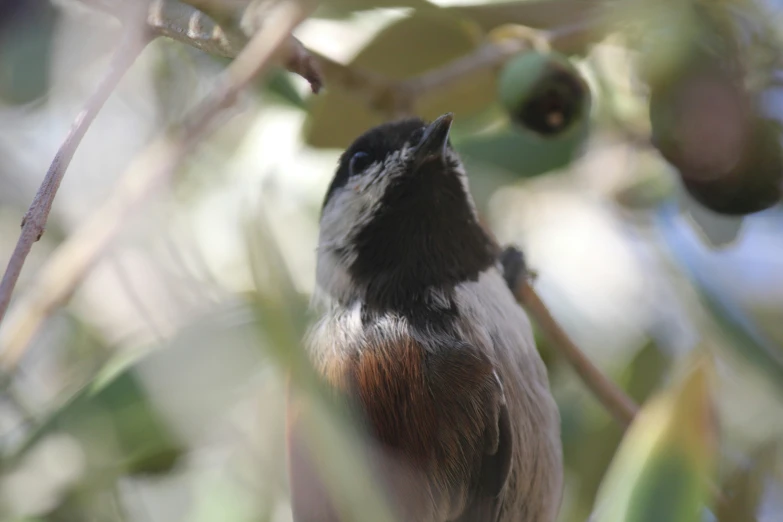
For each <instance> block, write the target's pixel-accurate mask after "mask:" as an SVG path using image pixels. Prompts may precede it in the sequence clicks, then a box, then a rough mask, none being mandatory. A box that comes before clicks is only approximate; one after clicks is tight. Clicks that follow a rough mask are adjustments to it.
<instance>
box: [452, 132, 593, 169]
mask: <svg viewBox="0 0 783 522" xmlns="http://www.w3.org/2000/svg"><path fill="white" fill-rule="evenodd" d="M573 130H574V131H576V132H569V133H567V135H563V136H560V137H559V138H557V139H544V138H541V137H539V136H536V135H534V134H532V133H528V132H521V131H517V130H515V129H514V128H513V127H507V128H505V129H503V130H500V131H498V132H496V133H493V134H480V135H477V136H473V137H470V138H465V139H464V140H461V141H459V142H457V143H455V144H454V146H455V148H456V149H457V150H458V151H459V153H460V154H461V155H462V156H463V157H464V158H465V160H466V161H467V162H475V163H476V164H477V165H476V167H477V168H476V169H469V171H471V172H472V171H474V170H480V169H481V167H482V166H483V167H488V168H494V169H498V170H500V171H502V172H506V173H508V174H512V175H515V176H516V177H524V178H528V177H533V176H538V175H540V174H544V173H546V172H550V171H552V170H556V169H560V168H563V167H565V166H567V165H568V164H570V163H571V162H572V161H573V160H574V159H576V158H577V157H578V156H579V154H581V152H582V145H583V143H584V141H585V139H586V138H587V135H588V133H589V128H588V126H587V125H582V126H581V127H580V128H578V129H577V128H575V129H573Z"/></svg>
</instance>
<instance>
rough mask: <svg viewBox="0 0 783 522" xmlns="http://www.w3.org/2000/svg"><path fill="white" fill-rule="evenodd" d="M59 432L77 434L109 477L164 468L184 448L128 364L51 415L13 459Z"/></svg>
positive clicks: (104, 374)
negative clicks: (48, 436) (43, 439)
mask: <svg viewBox="0 0 783 522" xmlns="http://www.w3.org/2000/svg"><path fill="white" fill-rule="evenodd" d="M56 432H66V433H68V434H70V435H72V436H73V437H75V438H76V439H77V440H78V441H79V442H80V443H81V446H82V449H83V450H84V452H85V455H86V457H87V462H88V465H89V466H90V467H91V468H92V469H93V470H94V471H98V472H100V473H104V474H109V475H116V474H122V473H128V474H156V473H161V472H166V471H168V470H169V469H171V467H172V466H173V465H174V464H175V463H176V461H177V459H178V458H179V456H180V454H181V453H182V451H183V450H182V448H181V446H180V443H179V441H178V440H176V438H175V437H174V436H173V434H172V433H171V432H170V431H169V429H168V426H167V425H166V424H165V422H164V421H163V420H162V418H161V416H160V415H159V414H158V412H157V411H156V410H155V407H154V406H153V405H152V404H151V403H150V401H149V399H148V397H147V395H146V393H145V391H144V390H143V388H142V386H141V384H140V383H139V381H138V379H137V377H136V376H135V375H134V372H133V368H132V367H130V366H129V365H128V364H127V363H125V364H122V365H120V366H119V367H118V366H117V365H113V366H111V367H107V368H106V369H105V370H104V371H103V372H102V373H101V374H99V375H98V376H97V377H96V379H95V380H94V381H93V383H92V384H90V385H88V386H85V387H84V388H82V389H81V390H80V391H79V392H78V393H77V394H76V395H75V396H73V397H72V398H71V399H70V400H68V401H67V402H66V403H65V404H63V405H62V406H61V407H59V408H58V409H57V410H56V411H55V412H54V413H52V414H51V415H50V416H49V417H48V418H47V419H46V420H44V422H42V423H41V424H40V425H39V426H38V427H37V429H36V430H35V431H34V432H33V433H32V434H31V436H30V437H29V438H28V439H27V440H26V441H25V442H24V444H23V445H22V447H21V448H20V449H19V450H18V451H17V452H16V453H15V454H14V456H13V459H12V461H11V463H12V464H13V463H14V462H17V461H18V460H19V459H20V458H21V457H23V456H24V455H25V454H26V453H27V451H29V450H30V449H31V448H32V447H33V446H34V445H35V444H36V443H37V442H38V441H39V440H41V439H42V438H44V437H46V436H47V435H49V434H51V433H56Z"/></svg>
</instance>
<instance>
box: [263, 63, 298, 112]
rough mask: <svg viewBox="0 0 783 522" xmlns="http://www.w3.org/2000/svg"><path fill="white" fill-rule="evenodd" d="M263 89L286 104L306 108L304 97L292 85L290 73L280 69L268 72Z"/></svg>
mask: <svg viewBox="0 0 783 522" xmlns="http://www.w3.org/2000/svg"><path fill="white" fill-rule="evenodd" d="M263 90H264V91H265V92H266V93H268V94H271V95H272V96H273V97H274V98H275V99H276V100H279V101H281V102H283V103H285V104H287V105H290V106H293V107H296V108H297V109H302V110H305V109H306V108H307V104H306V103H305V100H304V98H303V97H302V95H301V94H299V91H297V90H296V87H294V83H293V80H292V78H291V75H290V74H288V73H287V72H284V71H280V70H276V71H272V72H270V73H269V74H268V75H267V78H266V80H265V82H264V85H263Z"/></svg>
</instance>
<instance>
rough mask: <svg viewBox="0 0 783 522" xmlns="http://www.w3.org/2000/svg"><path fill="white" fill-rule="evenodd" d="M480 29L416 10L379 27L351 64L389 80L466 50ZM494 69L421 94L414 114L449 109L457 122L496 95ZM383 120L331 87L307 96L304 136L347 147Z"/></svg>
mask: <svg viewBox="0 0 783 522" xmlns="http://www.w3.org/2000/svg"><path fill="white" fill-rule="evenodd" d="M480 41H481V32H480V31H479V30H478V28H477V27H475V26H474V25H473V24H471V23H470V22H466V21H465V20H464V19H461V18H459V17H458V16H455V15H453V14H449V13H448V12H446V11H444V10H428V11H426V12H416V13H414V14H413V15H412V16H410V17H408V18H404V19H402V20H400V21H398V22H396V23H394V24H392V25H390V26H389V27H387V28H385V29H383V30H382V31H380V32H379V33H378V34H377V35H376V36H375V38H374V39H373V40H372V41H371V42H370V43H369V44H368V45H367V46H366V47H365V48H364V49H362V51H361V52H360V53H359V54H358V55H357V56H356V58H355V59H354V60H353V61H352V62H351V63H350V67H354V68H356V69H357V70H365V71H368V72H371V73H376V74H379V75H383V76H385V77H388V78H390V79H392V80H402V79H406V78H411V77H413V76H417V75H419V74H421V73H424V72H427V71H430V70H432V69H435V68H437V67H440V66H443V65H444V64H447V63H449V62H451V61H453V60H455V59H457V58H459V57H460V56H463V55H465V54H468V53H470V52H471V51H472V50H474V49H475V48H476V47H477V46H478V44H479V43H480ZM494 76H495V75H494V73H492V72H489V71H486V72H482V73H476V74H474V75H471V76H470V77H469V78H465V79H464V80H462V81H459V82H455V83H454V84H452V85H449V86H448V87H447V88H445V89H441V90H438V91H437V92H435V93H433V94H432V95H430V96H426V97H424V98H423V99H422V100H421V102H420V103H419V104H417V106H416V107H415V112H416V114H417V115H419V116H421V117H423V118H426V119H434V118H436V117H437V116H439V115H441V114H443V113H444V112H454V113H455V114H456V117H457V122H459V121H460V120H461V119H463V118H466V117H468V116H470V115H472V114H475V113H478V112H479V111H481V110H482V109H485V108H486V107H487V106H489V104H491V103H492V102H493V101H494V100H495V98H496V94H495V90H496V89H495V78H494ZM384 119H385V117H384V115H383V114H382V113H380V112H376V111H373V110H372V109H370V108H369V107H368V103H367V100H366V99H365V98H363V97H362V96H360V95H357V94H356V93H355V92H347V91H345V90H341V88H340V87H339V86H337V85H332V86H329V87H328V88H327V90H326V91H325V92H324V93H322V94H320V95H319V96H315V97H313V99H312V107H311V111H310V114H309V116H308V119H307V121H306V124H305V140H306V142H307V143H308V144H309V145H311V146H313V147H319V148H328V147H334V148H344V147H347V146H348V145H349V144H350V143H351V142H352V141H353V140H354V139H355V138H356V137H357V136H358V135H359V134H361V133H362V132H364V131H365V130H367V129H368V128H370V127H372V126H374V125H377V124H379V123H381V122H382V121H383V120H384Z"/></svg>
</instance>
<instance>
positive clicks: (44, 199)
mask: <svg viewBox="0 0 783 522" xmlns="http://www.w3.org/2000/svg"><path fill="white" fill-rule="evenodd" d="M147 43H149V36H148V35H147V34H146V33H145V32H144V31H140V30H139V27H138V24H135V23H133V21H129V22H128V23H127V24H126V29H125V34H124V36H123V38H122V39H121V40H120V42H119V46H118V48H117V51H116V53H115V55H114V58H113V59H112V61H111V65H110V67H109V71H108V73H106V76H105V77H104V78H103V80H102V81H101V83H100V84H99V85H98V88H97V89H96V90H95V92H94V93H93V94H92V96H90V98H89V99H88V100H87V103H86V104H85V106H84V108H83V109H82V110H81V111H80V112H79V114H78V115H77V116H76V119H75V120H74V122H73V125H72V126H71V130H70V131H69V132H68V135H67V136H66V137H65V141H64V142H63V144H62V145H61V146H60V149H59V150H58V151H57V154H56V155H55V156H54V160H52V163H51V165H50V166H49V170H48V171H47V172H46V176H44V179H43V182H42V183H41V186H40V187H39V188H38V192H37V193H36V194H35V198H34V199H33V202H32V204H31V205H30V208H29V209H28V210H27V213H26V214H25V216H24V219H23V220H22V232H21V234H20V236H19V239H18V240H17V243H16V247H15V248H14V251H13V253H12V254H11V259H10V260H9V261H8V267H7V268H6V270H5V273H4V274H3V279H2V281H0V323H2V321H3V317H4V316H5V312H6V310H7V309H8V304H9V303H10V301H11V295H12V294H13V291H14V287H15V286H16V282H17V281H18V280H19V274H20V273H21V272H22V267H23V266H24V263H25V260H26V259H27V256H28V254H29V253H30V250H32V248H33V243H35V242H36V241H38V240H39V239H40V238H41V235H42V234H43V232H44V230H45V228H46V221H47V220H48V218H49V212H50V211H51V209H52V203H53V202H54V198H55V196H56V195H57V189H58V188H60V183H61V182H62V179H63V176H64V175H65V171H66V170H67V169H68V165H70V163H71V159H73V155H74V153H75V152H76V149H77V148H78V147H79V144H80V143H81V141H82V138H83V137H84V135H85V133H86V132H87V129H89V127H90V125H91V124H92V122H93V120H95V117H96V116H97V115H98V112H99V111H100V110H101V108H102V107H103V104H104V103H105V102H106V100H107V99H108V98H109V96H110V95H111V93H112V92H114V89H115V88H116V86H117V84H118V83H119V81H120V79H121V78H122V77H123V76H124V75H125V72H126V71H127V70H128V69H129V68H130V66H131V65H132V64H133V62H134V61H135V60H136V58H137V57H138V56H139V54H140V53H141V51H142V50H143V49H144V47H146V45H147Z"/></svg>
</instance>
